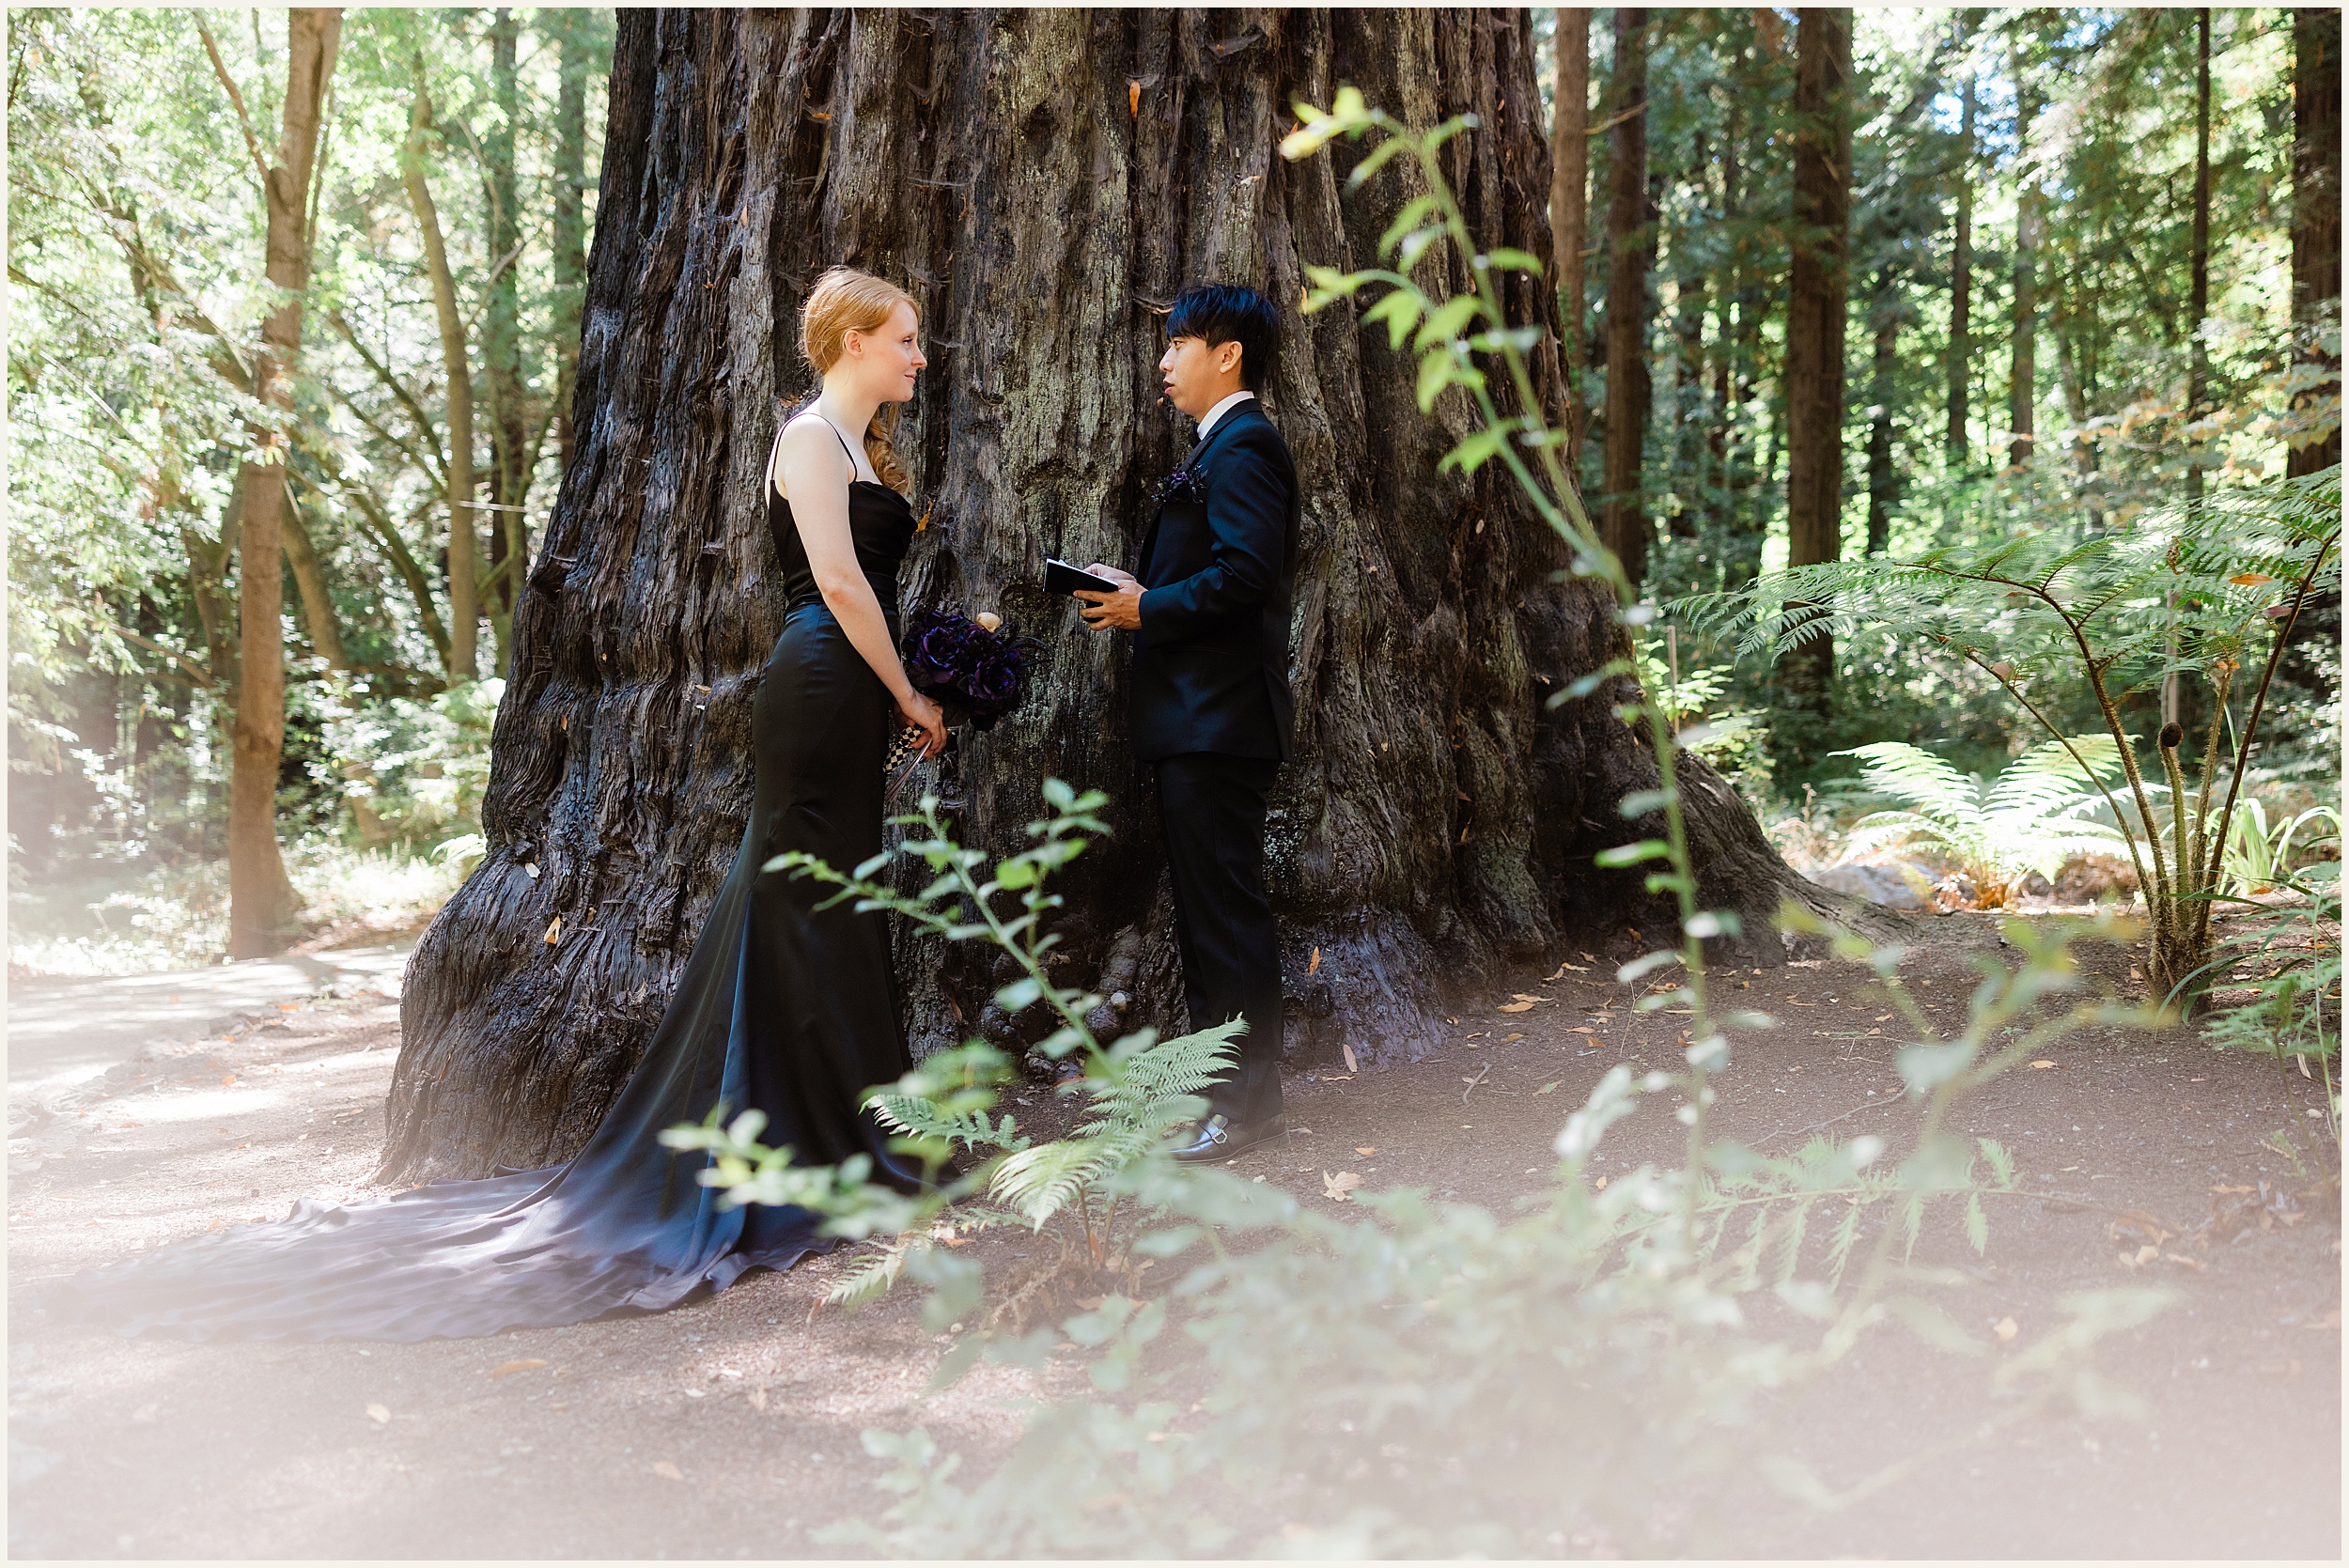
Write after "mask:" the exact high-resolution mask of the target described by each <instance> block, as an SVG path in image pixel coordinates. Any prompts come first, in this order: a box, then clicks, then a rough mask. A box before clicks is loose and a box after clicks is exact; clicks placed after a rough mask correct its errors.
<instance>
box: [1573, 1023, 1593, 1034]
mask: <svg viewBox="0 0 2349 1568" xmlns="http://www.w3.org/2000/svg"><path fill="white" fill-rule="evenodd" d="M1566 1032H1567V1033H1569V1034H1595V1033H1597V1032H1598V1031H1597V1030H1595V1029H1590V1028H1586V1027H1584V1026H1583V1025H1581V1024H1576V1025H1575V1026H1574V1027H1573V1028H1572V1029H1569V1030H1567V1031H1566Z"/></svg>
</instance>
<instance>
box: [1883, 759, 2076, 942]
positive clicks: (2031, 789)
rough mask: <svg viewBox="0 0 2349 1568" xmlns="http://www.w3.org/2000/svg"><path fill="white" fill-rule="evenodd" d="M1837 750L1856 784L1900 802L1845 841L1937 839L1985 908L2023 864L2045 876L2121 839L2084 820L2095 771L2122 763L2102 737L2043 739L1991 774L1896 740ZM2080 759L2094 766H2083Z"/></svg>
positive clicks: (2003, 898) (1998, 900) (2001, 895)
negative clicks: (1850, 762) (1855, 765)
mask: <svg viewBox="0 0 2349 1568" xmlns="http://www.w3.org/2000/svg"><path fill="white" fill-rule="evenodd" d="M1838 754H1839V755H1843V756H1857V757H1859V759H1860V760H1861V762H1862V764H1863V766H1862V768H1861V769H1860V784H1862V785H1863V786H1864V787H1865V788H1866V789H1867V791H1868V792H1869V793H1871V794H1874V795H1878V796H1889V797H1890V798H1891V799H1892V800H1898V801H1900V802H1901V807H1900V809H1898V810H1893V811H1881V812H1875V813H1873V814H1871V815H1867V816H1863V817H1861V818H1860V819H1859V821H1858V822H1855V823H1854V824H1852V829H1851V833H1850V836H1849V838H1848V840H1847V843H1848V844H1849V846H1850V847H1851V848H1853V849H1855V850H1867V849H1875V848H1878V847H1881V846H1888V845H1902V844H1920V843H1921V844H1927V845H1931V846H1935V847H1937V848H1939V849H1941V850H1942V851H1944V852H1945V853H1947V854H1948V855H1949V856H1950V857H1951V858H1952V860H1954V861H1956V862H1958V864H1959V865H1960V866H1961V867H1963V868H1964V870H1965V871H1966V873H1967V874H1968V876H1970V877H1972V878H1973V879H1974V885H1975V886H1976V887H1977V888H1978V889H1980V890H1981V899H1982V903H1983V907H1985V908H1996V907H1998V906H1999V905H2003V904H2005V903H2006V902H2007V899H2008V895H2009V890H2010V889H2011V888H2012V886H2013V884H2014V883H2015V882H2016V881H2017V880H2019V879H2020V878H2021V877H2023V876H2025V875H2026V874H2028V873H2030V872H2037V873H2038V874H2039V875H2040V876H2042V877H2054V876H2055V874H2056V872H2057V870H2058V869H2059V868H2061V866H2062V864H2063V862H2065V861H2068V860H2070V859H2072V858H2073V857H2074V856H2076V855H2090V854H2098V853H2105V852H2109V851H2111V850H2114V849H2118V848H2121V847H2123V846H2122V840H2121V832H2120V830H2119V829H2117V828H2113V827H2109V826H2108V825H2106V824H2105V823H2102V822H2094V821H2090V820H2088V817H2089V815H2090V814H2092V813H2093V812H2094V811H2095V810H2096V809H2097V808H2098V807H2099V806H2101V805H2102V804H2103V803H2104V793H2103V791H2101V790H2099V789H2098V788H2097V787H2096V782H2097V779H2098V778H2100V777H2101V778H2103V779H2106V780H2111V779H2113V778H2116V777H2117V776H2118V775H2119V773H2120V767H2119V764H2118V763H2117V762H2116V761H2115V759H2114V757H2113V745H2112V741H2111V740H2110V738H2109V737H2104V736H2081V737H2074V738H2072V739H2071V740H2069V741H2049V742H2048V743H2047V744H2046V745H2044V746H2041V747H2038V748H2036V749H2035V750H2033V751H2030V752H2026V753H2023V754H2022V755H2021V756H2019V757H2017V758H2015V761H2014V762H2012V763H2010V764H2008V765H2007V767H2006V768H2005V769H2004V770H2003V771H2001V772H2000V773H1999V776H1998V777H1997V778H1996V779H1993V780H1984V779H1983V777H1982V776H1981V775H1979V774H1975V775H1971V776H1968V775H1967V774H1964V773H1961V772H1959V771H1958V770H1957V769H1956V768H1952V767H1951V766H1950V765H1949V764H1948V763H1946V762H1943V761H1942V760H1941V759H1940V758H1938V757H1937V756H1935V755H1934V754H1933V753H1930V752H1926V751H1923V750H1921V749H1920V748H1918V747H1915V746H1910V745H1907V744H1906V743H1904V742H1902V741H1898V740H1884V741H1878V742H1876V743H1875V744H1874V745H1871V746H1858V747H1854V748H1853V749H1852V750H1851V751H1849V752H1844V753H1838ZM2083 764H2085V765H2086V766H2087V767H2089V768H2094V769H2095V770H2096V771H2095V773H2093V774H2091V773H2086V772H2083V771H2082V768H2083Z"/></svg>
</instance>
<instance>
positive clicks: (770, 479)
mask: <svg viewBox="0 0 2349 1568" xmlns="http://www.w3.org/2000/svg"><path fill="white" fill-rule="evenodd" d="M839 451H840V438H839V437H838V436H836V435H834V434H832V422H831V421H830V420H827V419H826V418H825V417H824V416H823V415H822V414H820V413H818V412H817V411H815V410H814V409H808V410H805V411H802V412H801V413H799V414H797V415H795V416H793V417H792V418H790V419H787V420H786V421H784V425H783V428H782V429H780V430H777V431H776V432H775V444H774V446H773V448H772V449H771V450H770V451H769V452H768V454H767V484H768V487H769V488H770V489H772V490H773V491H774V492H775V493H776V494H777V495H779V496H781V497H783V499H785V500H786V501H788V500H790V499H791V492H790V490H789V489H786V487H785V485H784V480H783V465H784V462H785V460H786V458H790V459H794V460H796V461H799V462H802V463H804V462H809V461H814V462H821V461H822V460H823V458H824V456H825V454H827V453H831V454H834V455H837V454H838V453H839Z"/></svg>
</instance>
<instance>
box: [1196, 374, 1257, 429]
mask: <svg viewBox="0 0 2349 1568" xmlns="http://www.w3.org/2000/svg"><path fill="white" fill-rule="evenodd" d="M1253 396H1256V395H1255V394H1254V393H1252V392H1251V391H1249V390H1248V389H1247V388H1246V387H1242V388H1240V390H1239V391H1237V392H1235V393H1233V394H1232V395H1231V396H1229V397H1226V398H1225V399H1223V401H1221V403H1218V404H1217V405H1216V406H1215V407H1214V408H1211V409H1209V410H1208V411H1207V417H1206V418H1205V419H1203V420H1201V421H1200V422H1199V439H1200V440H1201V441H1205V440H1206V439H1207V432H1208V431H1209V430H1212V429H1214V428H1215V426H1216V421H1218V420H1220V419H1221V418H1222V417H1223V416H1224V415H1225V414H1227V413H1229V412H1231V411H1232V410H1234V409H1235V408H1237V407H1238V406H1239V405H1240V404H1241V403H1242V402H1244V401H1245V400H1247V399H1248V398H1251V397H1253Z"/></svg>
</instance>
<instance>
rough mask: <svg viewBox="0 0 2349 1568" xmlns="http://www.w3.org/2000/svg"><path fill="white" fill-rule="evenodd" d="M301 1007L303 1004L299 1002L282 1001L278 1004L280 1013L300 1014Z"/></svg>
mask: <svg viewBox="0 0 2349 1568" xmlns="http://www.w3.org/2000/svg"><path fill="white" fill-rule="evenodd" d="M301 1007H302V1003H300V1002H298V1001H281V1002H279V1003H278V1004H277V1010H278V1011H279V1012H280V1013H293V1012H298V1011H300V1010H301Z"/></svg>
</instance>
